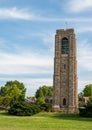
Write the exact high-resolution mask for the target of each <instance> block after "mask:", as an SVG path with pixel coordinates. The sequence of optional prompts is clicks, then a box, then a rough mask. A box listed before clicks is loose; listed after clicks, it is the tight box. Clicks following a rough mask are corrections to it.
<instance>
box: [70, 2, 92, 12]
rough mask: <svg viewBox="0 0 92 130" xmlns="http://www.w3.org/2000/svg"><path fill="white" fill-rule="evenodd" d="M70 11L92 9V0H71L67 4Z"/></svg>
mask: <svg viewBox="0 0 92 130" xmlns="http://www.w3.org/2000/svg"><path fill="white" fill-rule="evenodd" d="M67 7H68V11H69V10H70V11H72V12H81V11H85V10H88V9H92V0H70V1H69V2H68V4H67Z"/></svg>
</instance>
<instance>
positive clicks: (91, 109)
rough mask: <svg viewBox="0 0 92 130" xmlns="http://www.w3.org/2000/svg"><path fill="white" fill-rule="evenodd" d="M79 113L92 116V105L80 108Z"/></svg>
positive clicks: (83, 115)
mask: <svg viewBox="0 0 92 130" xmlns="http://www.w3.org/2000/svg"><path fill="white" fill-rule="evenodd" d="M79 115H80V116H82V117H92V106H86V107H85V108H79Z"/></svg>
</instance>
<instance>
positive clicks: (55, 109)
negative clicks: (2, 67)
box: [52, 105, 60, 112]
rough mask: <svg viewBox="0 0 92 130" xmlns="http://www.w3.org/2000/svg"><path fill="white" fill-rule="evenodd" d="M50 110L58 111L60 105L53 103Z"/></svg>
mask: <svg viewBox="0 0 92 130" xmlns="http://www.w3.org/2000/svg"><path fill="white" fill-rule="evenodd" d="M52 111H53V112H58V111H60V106H59V105H54V106H53V107H52Z"/></svg>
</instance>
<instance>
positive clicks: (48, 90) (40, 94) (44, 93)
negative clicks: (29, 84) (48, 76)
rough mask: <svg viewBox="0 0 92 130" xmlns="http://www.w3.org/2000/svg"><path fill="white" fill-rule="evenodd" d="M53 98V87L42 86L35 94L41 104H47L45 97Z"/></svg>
mask: <svg viewBox="0 0 92 130" xmlns="http://www.w3.org/2000/svg"><path fill="white" fill-rule="evenodd" d="M52 96H53V88H52V87H51V86H46V85H44V86H42V87H40V88H39V89H38V90H37V91H36V94H35V97H36V98H37V100H38V101H39V102H41V103H43V102H45V97H52Z"/></svg>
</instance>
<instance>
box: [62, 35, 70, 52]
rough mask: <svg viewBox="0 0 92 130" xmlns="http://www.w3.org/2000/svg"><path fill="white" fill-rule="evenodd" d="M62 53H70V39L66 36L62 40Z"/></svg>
mask: <svg viewBox="0 0 92 130" xmlns="http://www.w3.org/2000/svg"><path fill="white" fill-rule="evenodd" d="M61 53H62V54H68V53H69V41H68V39H67V38H66V37H64V38H63V39H62V41H61Z"/></svg>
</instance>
